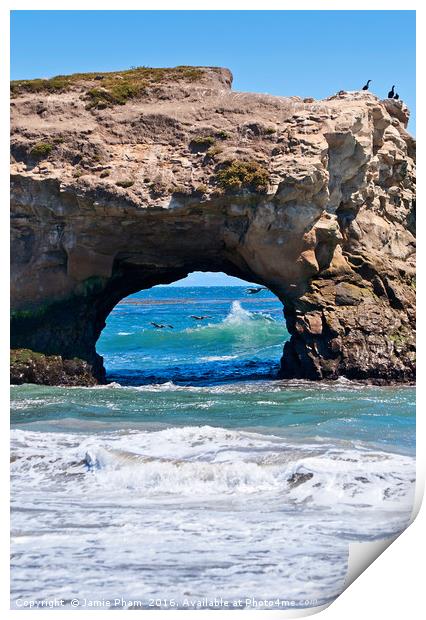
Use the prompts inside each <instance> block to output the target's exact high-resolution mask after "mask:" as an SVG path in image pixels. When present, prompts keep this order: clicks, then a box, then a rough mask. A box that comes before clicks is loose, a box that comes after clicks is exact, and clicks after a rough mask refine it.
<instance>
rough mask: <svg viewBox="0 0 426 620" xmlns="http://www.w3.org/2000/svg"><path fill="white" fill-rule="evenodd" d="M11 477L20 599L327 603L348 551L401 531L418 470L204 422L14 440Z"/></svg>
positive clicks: (352, 449)
mask: <svg viewBox="0 0 426 620" xmlns="http://www.w3.org/2000/svg"><path fill="white" fill-rule="evenodd" d="M11 470H12V478H13V482H12V488H13V498H12V504H13V517H12V527H13V531H12V548H13V551H14V553H16V554H17V555H16V560H14V567H13V575H14V580H15V582H14V584H13V590H14V593H15V596H16V597H18V596H28V597H31V596H35V593H37V592H41V591H42V592H45V591H46V587H47V586H46V584H49V588H50V589H51V590H52V592H53V591H55V593H56V596H59V597H63V598H67V597H68V598H72V597H71V596H70V595H71V593H72V594H73V596H79V597H84V596H86V597H88V598H92V599H93V598H96V597H98V598H99V597H104V598H105V597H111V596H116V595H118V596H129V597H133V598H135V597H136V598H141V599H142V600H146V601H147V600H148V598H150V597H156V596H158V597H161V596H165V593H166V594H167V597H170V598H172V597H176V598H177V599H178V600H181V599H182V596H183V592H184V591H186V590H188V589H189V590H190V591H191V592H192V593H194V594H197V595H199V596H202V595H209V594H211V593H212V592H215V593H218V594H220V595H221V596H224V597H228V598H240V597H245V596H248V595H249V596H255V597H259V598H273V597H276V596H279V595H280V596H281V597H283V598H290V599H295V600H302V599H303V600H304V599H306V598H317V599H318V600H321V601H324V600H327V599H330V598H333V597H334V596H336V595H337V594H338V593H339V592H340V591H341V589H342V588H343V583H344V577H345V571H346V558H347V550H348V547H347V545H348V541H350V540H368V539H372V538H377V537H380V536H384V535H390V534H391V533H396V532H399V531H401V530H402V529H403V528H404V526H405V525H406V523H407V521H408V519H409V515H410V511H411V506H412V501H413V488H414V475H415V464H414V459H413V458H412V457H409V456H401V455H398V454H392V453H387V452H383V451H377V450H372V449H369V448H367V447H366V446H365V445H363V444H361V443H358V444H355V443H353V442H352V443H351V442H346V443H344V442H343V443H342V445H341V446H340V445H338V446H336V445H335V444H333V443H330V442H327V441H324V440H321V441H318V442H316V441H311V442H310V443H306V442H305V443H303V444H302V443H301V444H300V445H299V444H295V443H290V442H288V441H285V440H284V439H282V438H280V437H278V436H274V435H269V434H268V435H267V434H264V433H260V432H251V431H250V432H249V431H242V430H228V429H225V428H216V427H212V426H207V425H206V426H186V427H180V428H176V427H175V428H166V429H163V430H160V431H152V432H150V431H148V430H143V431H141V430H130V431H124V430H123V431H115V432H102V433H97V434H96V435H95V434H92V435H87V436H84V435H82V434H79V433H64V432H62V433H40V432H35V431H29V430H13V431H12V463H11ZM22 549H31V553H30V554H27V555H24V556H22V555H21V550H22ZM301 549H303V552H301ZM35 556H38V557H41V558H43V571H39V572H36V573H35V572H34V571H33V570H32V569H31V562H32V559H31V558H32V557H35ZM82 574H96V579H90V580H86V579H82V578H81V575H82ZM28 575H31V578H30V579H29V578H28ZM182 575H184V579H181V576H182ZM177 576H179V577H177ZM49 591H50V590H49Z"/></svg>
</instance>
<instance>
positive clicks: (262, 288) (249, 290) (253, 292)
mask: <svg viewBox="0 0 426 620" xmlns="http://www.w3.org/2000/svg"><path fill="white" fill-rule="evenodd" d="M260 291H266V286H258V287H256V288H246V293H248V294H249V295H256V293H260Z"/></svg>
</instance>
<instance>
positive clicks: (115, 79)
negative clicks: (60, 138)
mask: <svg viewBox="0 0 426 620" xmlns="http://www.w3.org/2000/svg"><path fill="white" fill-rule="evenodd" d="M202 75H203V70H202V69H200V68H199V67H187V66H180V67H173V68H151V67H133V68H132V69H126V70H124V71H113V72H110V73H73V74H72V75H57V76H55V77H52V78H49V79H44V78H38V79H34V80H14V81H12V82H11V83H10V90H11V95H12V97H14V96H17V95H20V94H22V93H59V92H66V91H69V90H71V89H73V88H75V87H78V86H81V87H82V88H83V89H84V98H85V99H86V100H87V108H88V109H91V108H105V107H108V106H112V105H123V104H125V103H126V101H128V100H129V99H132V98H134V97H137V96H139V95H142V94H143V92H144V91H145V89H146V88H147V87H149V86H153V85H155V84H160V83H165V82H174V81H179V80H186V81H189V82H194V81H196V80H199V79H200V78H201V77H202Z"/></svg>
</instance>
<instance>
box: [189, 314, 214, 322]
mask: <svg viewBox="0 0 426 620" xmlns="http://www.w3.org/2000/svg"><path fill="white" fill-rule="evenodd" d="M209 318H210V317H209V316H208V315H207V314H202V315H201V316H198V315H197V314H191V319H194V320H195V321H204V319H209Z"/></svg>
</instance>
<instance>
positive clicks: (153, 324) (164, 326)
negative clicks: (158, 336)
mask: <svg viewBox="0 0 426 620" xmlns="http://www.w3.org/2000/svg"><path fill="white" fill-rule="evenodd" d="M151 325H152V326H153V327H155V329H165V328H166V327H170V329H173V325H164V324H163V323H154V321H151Z"/></svg>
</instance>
